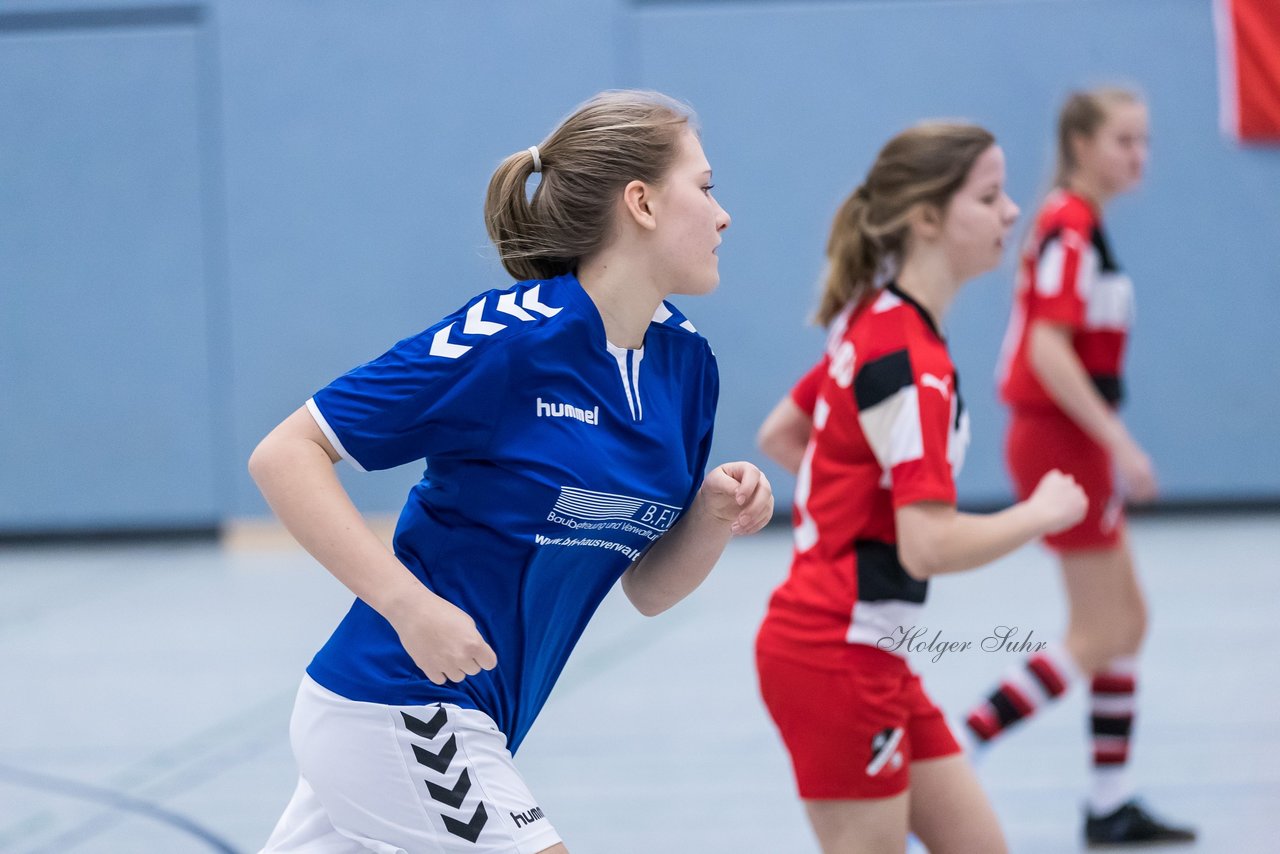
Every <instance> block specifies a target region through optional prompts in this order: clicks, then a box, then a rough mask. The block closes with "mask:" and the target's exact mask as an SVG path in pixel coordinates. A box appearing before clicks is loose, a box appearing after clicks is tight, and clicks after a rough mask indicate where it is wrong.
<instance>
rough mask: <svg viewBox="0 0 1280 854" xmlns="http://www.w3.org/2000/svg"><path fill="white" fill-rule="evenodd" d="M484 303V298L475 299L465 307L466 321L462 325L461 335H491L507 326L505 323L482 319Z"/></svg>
mask: <svg viewBox="0 0 1280 854" xmlns="http://www.w3.org/2000/svg"><path fill="white" fill-rule="evenodd" d="M484 304H485V301H484V300H477V301H476V302H475V303H474V304H473V305H472V306H471V308H469V309H467V322H466V323H464V324H463V326H462V334H463V335H492V334H493V333H495V332H501V331H502V330H504V329H506V328H507V327H506V325H505V324H502V323H493V322H491V321H488V320H485V319H484Z"/></svg>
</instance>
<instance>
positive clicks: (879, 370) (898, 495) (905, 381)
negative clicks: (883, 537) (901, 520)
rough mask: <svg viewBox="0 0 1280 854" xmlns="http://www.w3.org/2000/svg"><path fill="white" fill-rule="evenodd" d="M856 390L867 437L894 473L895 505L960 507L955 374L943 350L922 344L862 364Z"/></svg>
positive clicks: (880, 460) (879, 458)
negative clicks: (951, 444) (955, 471)
mask: <svg viewBox="0 0 1280 854" xmlns="http://www.w3.org/2000/svg"><path fill="white" fill-rule="evenodd" d="M853 391H854V398H855V400H856V401H857V404H858V421H859V424H860V426H861V427H862V433H863V436H865V437H866V440H867V444H868V446H869V447H870V448H871V452H872V453H873V454H875V457H876V461H877V462H878V463H879V464H880V467H881V469H883V470H887V471H888V472H889V473H890V484H889V489H890V492H891V494H892V497H893V506H894V507H895V508H896V507H901V506H903V505H904V504H911V503H914V502H916V501H944V502H947V503H951V504H954V503H955V500H956V488H955V482H954V480H953V478H952V474H951V463H950V462H949V461H948V459H947V443H948V441H949V438H950V433H951V422H952V401H953V398H954V397H955V375H954V371H953V369H952V367H951V361H950V359H948V358H947V356H946V351H945V350H943V349H942V345H941V344H939V343H937V342H932V343H928V342H923V341H916V342H913V343H910V344H908V345H907V346H906V347H903V348H901V349H899V350H894V351H892V352H888V353H884V354H881V355H878V356H876V357H875V358H873V359H870V360H869V361H867V362H865V363H862V364H861V365H860V366H859V367H858V370H857V372H856V374H855V376H854V380H853Z"/></svg>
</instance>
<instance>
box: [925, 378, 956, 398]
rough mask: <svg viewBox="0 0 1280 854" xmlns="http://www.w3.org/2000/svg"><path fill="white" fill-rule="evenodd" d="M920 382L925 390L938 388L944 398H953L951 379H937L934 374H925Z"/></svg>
mask: <svg viewBox="0 0 1280 854" xmlns="http://www.w3.org/2000/svg"><path fill="white" fill-rule="evenodd" d="M920 382H921V383H922V384H923V385H924V387H925V388H936V389H937V390H938V391H940V392H942V396H943V397H950V396H951V377H945V378H944V377H936V376H934V375H933V374H929V373H924V374H921V375H920Z"/></svg>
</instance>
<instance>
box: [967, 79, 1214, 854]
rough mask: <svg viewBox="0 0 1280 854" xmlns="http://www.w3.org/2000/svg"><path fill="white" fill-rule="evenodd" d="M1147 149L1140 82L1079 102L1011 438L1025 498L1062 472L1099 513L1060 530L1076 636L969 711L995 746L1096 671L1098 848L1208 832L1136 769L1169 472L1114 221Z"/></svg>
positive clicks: (1041, 226) (1051, 219) (1025, 330)
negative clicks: (1137, 403)
mask: <svg viewBox="0 0 1280 854" xmlns="http://www.w3.org/2000/svg"><path fill="white" fill-rule="evenodd" d="M1146 158H1147V110H1146V107H1145V106H1144V105H1143V103H1142V101H1141V99H1139V98H1138V97H1137V96H1136V95H1135V94H1133V93H1131V92H1128V91H1125V90H1119V89H1100V90H1096V91H1092V92H1081V93H1076V94H1073V95H1071V96H1070V97H1069V98H1068V99H1067V102H1066V104H1065V105H1064V106H1063V109H1062V113H1061V116H1060V118H1059V121H1058V171H1057V179H1056V182H1055V183H1056V187H1055V189H1054V190H1053V192H1052V193H1050V194H1049V196H1048V198H1047V199H1046V200H1045V202H1044V204H1043V205H1042V207H1041V209H1040V213H1039V215H1038V217H1037V219H1036V223H1035V231H1034V233H1033V235H1032V238H1031V240H1030V241H1029V242H1028V245H1027V247H1026V252H1025V255H1024V257H1023V260H1022V265H1021V268H1020V275H1019V281H1018V287H1017V293H1016V296H1015V300H1014V311H1013V317H1012V320H1011V322H1010V325H1009V334H1008V337H1007V338H1006V341H1005V359H1004V361H1005V365H1004V367H1003V369H1002V374H1003V377H1002V382H1001V387H1000V391H1001V397H1002V398H1003V399H1004V401H1005V402H1006V403H1007V404H1008V405H1009V407H1010V410H1011V414H1012V417H1011V419H1010V424H1009V433H1008V437H1007V442H1006V447H1005V450H1006V459H1007V462H1008V465H1009V470H1010V472H1011V473H1012V475H1013V481H1014V485H1015V487H1016V489H1017V492H1018V494H1019V495H1020V496H1026V495H1029V494H1030V493H1031V490H1032V489H1033V488H1034V487H1035V484H1036V482H1037V480H1038V479H1039V477H1040V476H1041V475H1042V474H1043V473H1044V472H1046V471H1048V470H1050V469H1061V470H1062V471H1066V472H1069V473H1070V474H1071V475H1072V476H1074V477H1075V479H1076V480H1077V482H1079V483H1080V485H1081V486H1082V487H1084V489H1085V492H1086V493H1088V496H1089V512H1088V514H1087V515H1086V516H1085V518H1084V520H1083V521H1081V522H1080V524H1079V525H1076V526H1075V527H1073V528H1070V529H1068V530H1066V531H1062V532H1060V533H1058V534H1054V535H1052V536H1049V537H1046V538H1045V543H1046V545H1048V547H1049V548H1050V549H1052V550H1053V551H1054V552H1056V553H1057V555H1058V558H1059V561H1060V562H1061V565H1062V575H1063V580H1064V582H1065V587H1066V590H1067V598H1068V601H1069V603H1070V622H1069V625H1068V628H1067V636H1066V638H1065V639H1064V640H1063V642H1062V644H1061V645H1056V644H1055V645H1052V646H1050V648H1049V649H1046V650H1045V651H1043V652H1041V653H1037V654H1036V655H1034V656H1032V657H1031V658H1030V659H1028V660H1027V662H1026V663H1025V664H1024V665H1022V666H1019V667H1017V668H1015V669H1014V670H1012V671H1011V672H1010V673H1009V674H1008V675H1007V676H1006V677H1005V679H1004V680H1003V682H1002V683H1001V684H1000V686H999V687H998V688H997V689H996V690H995V691H994V692H993V693H992V694H991V695H990V696H989V697H987V698H986V699H985V700H984V701H982V702H981V703H979V704H978V705H977V706H976V707H974V709H973V710H972V711H971V712H970V713H969V715H968V717H967V718H966V729H967V730H968V733H967V734H968V735H969V736H970V737H971V739H972V740H973V741H974V742H975V743H976V744H977V745H985V744H988V743H990V742H991V741H992V740H993V739H995V738H996V737H997V736H999V735H1000V734H1001V733H1002V732H1004V731H1005V730H1006V729H1008V728H1009V727H1010V726H1012V725H1013V724H1015V723H1017V722H1018V721H1020V720H1022V719H1024V718H1027V717H1029V716H1030V715H1032V714H1034V713H1035V712H1036V711H1038V710H1039V709H1040V708H1042V707H1043V706H1044V705H1046V704H1047V703H1049V702H1050V701H1052V700H1054V699H1057V698H1058V697H1060V696H1062V694H1063V693H1064V692H1065V691H1066V689H1067V688H1068V687H1069V686H1070V684H1071V683H1072V682H1073V681H1075V680H1076V679H1077V678H1079V677H1081V676H1084V675H1087V676H1089V677H1090V679H1091V684H1090V688H1091V703H1090V712H1091V719H1090V724H1091V729H1092V740H1093V774H1092V777H1093V785H1092V790H1091V792H1090V796H1089V804H1088V808H1087V812H1086V817H1085V838H1086V840H1087V841H1088V842H1089V843H1090V844H1118V843H1119V844H1123V843H1142V842H1151V841H1189V840H1192V839H1194V838H1195V834H1194V832H1192V831H1190V830H1187V829H1184V828H1177V827H1172V826H1169V825H1168V824H1166V823H1165V822H1163V821H1161V820H1159V819H1157V818H1155V817H1153V816H1152V815H1151V814H1150V813H1149V812H1147V811H1146V810H1145V809H1144V808H1143V807H1142V805H1141V804H1140V803H1139V802H1137V801H1136V800H1134V797H1133V788H1132V785H1131V784H1130V782H1129V779H1128V775H1127V772H1126V762H1127V760H1128V756H1129V742H1130V737H1131V731H1132V725H1133V713H1134V706H1135V703H1134V688H1135V683H1136V664H1135V658H1136V655H1137V653H1138V649H1139V647H1140V645H1141V643H1142V636H1143V634H1144V632H1145V629H1146V603H1145V601H1144V599H1143V595H1142V590H1141V587H1140V586H1139V584H1138V578H1137V575H1136V574H1135V572H1134V568H1133V557H1132V554H1131V553H1130V549H1129V542H1128V538H1127V537H1126V535H1125V520H1124V502H1125V500H1126V499H1133V500H1136V501H1148V500H1150V499H1151V498H1153V497H1154V496H1155V494H1156V479H1155V475H1154V472H1153V470H1152V466H1151V460H1150V459H1149V458H1148V457H1147V454H1146V453H1145V452H1144V451H1143V450H1142V448H1141V447H1140V446H1139V445H1138V443H1137V442H1136V441H1134V439H1133V437H1132V436H1130V435H1129V431H1128V430H1127V429H1126V428H1125V425H1124V422H1123V421H1121V419H1120V416H1119V414H1118V413H1117V407H1118V406H1119V404H1120V401H1121V398H1122V396H1123V382H1122V364H1123V358H1124V348H1125V340H1126V337H1127V335H1128V330H1129V322H1130V319H1131V317H1132V312H1133V286H1132V284H1131V282H1130V281H1129V278H1128V277H1127V276H1125V275H1124V274H1123V273H1121V271H1120V267H1119V265H1118V264H1117V262H1116V258H1115V255H1114V254H1113V252H1112V250H1111V247H1110V244H1109V243H1108V241H1107V238H1106V235H1105V233H1104V232H1103V230H1102V219H1101V217H1102V209H1103V208H1104V207H1105V206H1106V204H1107V203H1108V202H1109V201H1110V200H1111V199H1113V198H1114V197H1116V196H1117V195H1120V194H1121V193H1124V192H1127V191H1128V190H1131V189H1133V188H1134V187H1135V186H1136V185H1137V184H1138V182H1139V181H1140V180H1141V178H1142V170H1143V166H1144V164H1145V162H1146Z"/></svg>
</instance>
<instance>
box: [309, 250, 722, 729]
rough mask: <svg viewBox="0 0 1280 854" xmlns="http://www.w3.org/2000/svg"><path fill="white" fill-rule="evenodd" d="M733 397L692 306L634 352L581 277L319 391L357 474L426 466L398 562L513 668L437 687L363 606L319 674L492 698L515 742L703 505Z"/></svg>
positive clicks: (316, 407)
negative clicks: (675, 530) (638, 566)
mask: <svg viewBox="0 0 1280 854" xmlns="http://www.w3.org/2000/svg"><path fill="white" fill-rule="evenodd" d="M718 393H719V377H718V374H717V371H716V362H715V357H714V356H713V355H712V353H711V350H710V348H709V347H708V345H707V342H706V340H705V339H703V338H702V337H701V336H700V335H698V334H697V333H696V331H695V330H694V328H693V326H692V324H690V323H689V322H688V321H687V320H685V318H684V317H683V316H681V315H680V314H679V313H678V312H677V311H676V310H675V309H674V308H672V307H671V306H670V305H668V304H666V303H663V304H662V305H661V306H660V307H659V309H658V313H657V314H656V315H655V317H654V319H653V322H652V323H651V324H650V325H649V328H648V330H647V332H646V333H645V337H644V345H643V347H642V348H641V349H638V350H626V349H621V348H618V347H615V346H613V345H612V344H610V343H609V342H608V340H607V339H606V338H605V331H604V324H603V323H602V321H601V319H600V315H599V313H598V312H597V310H596V307H595V304H594V303H593V302H592V300H591V298H590V297H589V296H588V295H587V293H586V292H585V291H584V290H583V289H582V286H581V285H580V284H579V283H578V281H577V279H576V278H575V277H573V276H571V275H566V276H561V277H558V278H555V279H550V280H547V281H541V282H537V281H531V282H521V283H519V284H517V285H516V286H515V287H513V288H511V289H509V290H506V291H490V292H488V293H486V294H483V295H481V296H479V297H477V298H476V299H475V300H473V301H472V302H471V303H469V304H468V305H467V306H466V307H465V308H463V309H461V310H459V311H458V312H457V313H455V314H453V315H451V316H449V317H447V318H445V319H444V320H442V321H441V322H440V323H438V324H436V325H435V326H432V327H431V328H430V329H428V330H427V331H425V332H423V333H421V334H419V335H416V336H414V337H411V338H407V339H405V340H404V341H401V342H400V343H399V344H397V345H396V346H395V347H393V348H392V349H391V350H390V351H388V352H387V353H385V354H384V355H382V356H380V357H379V358H377V359H375V360H374V361H372V362H369V363H368V364H365V365H362V366H360V367H358V368H356V369H355V370H353V371H351V372H350V373H348V374H346V375H344V376H342V377H339V378H338V379H336V380H334V381H333V382H332V383H330V384H329V385H328V386H326V387H325V388H323V389H321V390H320V391H318V392H316V393H315V395H314V396H313V397H312V399H311V400H309V401H308V402H307V406H308V408H309V409H310V411H311V413H312V415H313V416H314V417H315V418H316V421H317V423H318V424H319V425H320V427H321V429H322V430H323V431H324V433H325V435H326V436H327V437H328V438H329V440H330V442H332V444H333V446H334V448H335V449H337V451H338V452H339V453H340V454H341V455H342V456H343V457H344V458H345V459H347V460H348V461H349V462H351V463H353V464H354V465H356V466H357V467H359V468H361V469H363V470H373V469H387V468H391V467H393V466H399V465H404V464H405V463H409V462H414V461H419V460H424V459H425V460H426V464H427V467H426V472H425V474H424V475H423V478H422V480H421V481H420V482H419V483H418V484H417V485H416V486H414V487H413V489H412V491H411V492H410V494H409V499H408V502H407V503H406V505H405V507H404V510H403V512H402V513H401V515H400V520H399V523H398V524H397V526H396V533H395V540H394V548H395V553H396V556H397V557H398V558H399V559H400V560H401V561H402V562H403V563H404V564H405V566H407V567H408V568H409V570H410V571H411V572H413V573H414V575H416V576H417V577H418V578H419V579H420V580H421V581H422V583H423V584H425V585H426V586H427V587H428V588H430V589H431V590H432V591H434V592H435V593H436V594H437V595H439V596H442V597H443V598H445V599H447V600H448V601H450V602H452V603H454V604H455V605H457V606H458V607H459V608H461V609H462V610H463V611H465V612H467V614H469V615H470V616H471V617H472V618H473V619H474V620H475V621H476V625H477V627H478V628H479V630H480V634H481V635H482V636H483V637H484V638H485V640H486V641H488V643H489V644H490V645H491V646H492V647H493V649H494V652H495V653H497V657H498V665H497V667H496V668H495V669H493V670H491V671H482V672H481V673H479V674H478V675H476V676H469V677H467V678H466V679H465V680H463V681H462V682H459V683H454V682H448V683H446V684H444V685H435V684H433V683H432V682H430V681H429V680H428V679H427V678H426V676H425V674H423V672H422V671H421V670H419V669H418V667H417V666H416V665H414V663H413V661H412V660H411V659H410V657H409V655H408V653H406V652H405V650H404V648H403V647H402V646H401V644H400V641H399V638H398V637H397V635H396V633H395V630H394V629H392V627H391V625H390V624H389V623H388V622H387V621H386V620H385V619H383V618H382V616H381V615H379V614H378V613H377V612H376V611H374V610H373V609H372V608H371V607H369V606H368V605H367V604H365V603H364V602H363V601H361V600H359V599H357V600H356V602H355V604H354V605H352V607H351V610H350V611H349V612H348V614H347V616H346V617H345V618H344V619H343V621H342V623H341V624H340V625H339V626H338V628H337V630H336V631H335V632H334V634H333V636H332V637H330V639H329V641H328V642H327V643H326V644H325V646H324V647H323V648H322V649H321V650H320V652H319V653H318V654H317V655H316V657H315V658H314V659H313V660H312V662H311V665H310V667H308V669H307V672H308V673H309V674H310V675H311V677H312V678H313V679H315V680H316V681H317V682H319V683H320V684H321V685H323V686H325V687H326V688H328V689H329V690H331V691H334V692H336V693H338V694H341V695H342V696H344V697H347V698H349V699H352V700H361V701H366V702H376V703H385V704H388V705H407V704H416V703H433V702H446V703H456V704H457V705H459V706H463V707H466V708H474V709H479V710H480V711H483V712H485V713H486V714H488V715H489V716H491V717H492V718H493V719H494V720H495V721H496V722H497V724H498V726H499V727H500V728H501V729H502V731H503V732H504V733H505V734H506V736H507V739H508V745H509V747H510V749H511V750H512V752H514V751H515V749H516V748H517V747H518V746H519V744H520V741H521V740H522V739H523V738H524V735H525V734H526V733H527V732H528V730H529V727H530V725H532V723H533V720H534V718H535V717H536V716H537V714H538V711H539V710H540V709H541V708H542V705H543V703H545V702H546V699H547V696H548V694H550V692H551V688H552V685H553V684H554V683H555V681H556V678H557V677H558V676H559V674H560V671H561V669H562V668H563V667H564V664H565V661H566V660H567V659H568V657H569V653H570V652H571V651H572V649H573V646H574V644H575V643H576V642H577V640H578V637H579V636H580V635H581V634H582V630H583V629H584V628H585V627H586V624H587V621H588V620H589V619H590V617H591V615H592V614H593V613H594V612H595V609H596V608H597V606H598V605H599V604H600V601H601V600H602V599H603V598H604V596H605V594H606V593H607V592H608V591H609V589H610V588H611V587H612V586H613V585H614V583H615V582H616V581H617V580H618V578H619V577H621V575H622V573H623V572H624V571H625V570H626V569H627V567H629V566H630V565H631V564H632V562H633V561H634V560H636V559H637V558H638V557H640V555H641V554H642V553H643V552H644V551H645V549H646V548H647V547H648V546H650V545H651V544H652V543H653V542H654V541H655V540H657V539H658V538H659V537H660V536H662V534H663V533H664V532H665V531H667V530H668V529H670V527H671V526H672V525H673V524H675V522H676V521H677V520H678V519H679V518H680V516H681V514H682V513H683V512H684V511H685V510H686V509H687V508H688V507H689V505H690V503H691V502H692V501H693V498H694V496H695V495H696V493H697V490H698V488H699V486H700V485H701V482H702V477H703V473H704V469H705V467H706V463H707V455H708V452H709V450H710V444H711V427H712V422H713V420H714V417H715V407H716V399H717V396H718Z"/></svg>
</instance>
